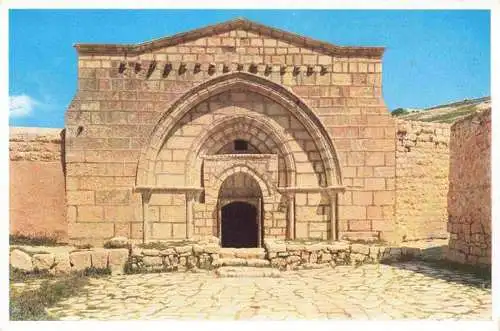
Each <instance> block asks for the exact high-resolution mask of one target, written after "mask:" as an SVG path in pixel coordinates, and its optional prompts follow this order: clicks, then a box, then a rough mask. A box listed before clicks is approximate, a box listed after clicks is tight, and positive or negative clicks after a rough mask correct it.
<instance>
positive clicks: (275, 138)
mask: <svg viewBox="0 0 500 331" xmlns="http://www.w3.org/2000/svg"><path fill="white" fill-rule="evenodd" d="M241 126H249V127H251V128H254V129H255V130H256V131H257V132H262V133H264V134H265V135H266V138H270V139H271V140H272V142H273V145H274V146H275V147H276V148H277V149H278V150H279V153H280V154H281V156H282V157H283V159H284V162H285V171H286V172H287V178H286V183H287V184H288V185H292V186H293V185H294V184H295V171H296V169H295V160H294V157H293V152H292V150H291V148H290V146H289V145H288V142H287V138H286V137H285V135H284V133H283V132H282V131H283V130H282V128H281V127H280V126H279V125H276V123H273V122H272V121H270V120H268V119H267V118H265V117H264V116H256V115H254V116H249V115H238V116H234V117H230V118H221V119H219V120H217V121H214V122H212V123H211V124H210V125H209V126H208V127H207V129H206V130H205V133H204V134H202V135H200V136H198V137H197V138H196V139H195V140H194V141H193V143H192V145H191V148H190V152H189V154H188V157H187V164H188V167H187V169H188V172H187V183H188V185H197V181H199V178H200V176H199V175H200V173H201V166H202V158H201V156H203V155H206V154H207V152H208V151H210V149H212V150H213V151H215V150H218V149H219V148H220V147H222V146H223V144H224V143H223V142H221V141H219V140H218V139H215V138H213V133H214V132H220V128H225V127H227V128H229V130H230V132H229V134H230V136H229V137H232V138H243V139H248V140H249V142H250V143H253V142H254V141H253V139H254V138H255V135H254V136H252V135H250V134H247V133H241V132H243V131H244V130H238V129H239V128H241ZM266 147H267V146H266ZM274 152H275V151H273V150H271V149H269V148H267V149H263V150H261V153H270V154H271V153H274Z"/></svg>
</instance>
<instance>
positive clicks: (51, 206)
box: [9, 128, 68, 241]
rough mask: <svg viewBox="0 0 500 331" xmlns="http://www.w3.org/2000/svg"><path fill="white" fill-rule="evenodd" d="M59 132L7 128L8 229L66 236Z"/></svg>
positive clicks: (31, 234) (62, 138)
mask: <svg viewBox="0 0 500 331" xmlns="http://www.w3.org/2000/svg"><path fill="white" fill-rule="evenodd" d="M62 135H63V132H62V130H61V129H44V128H11V129H10V137H9V159H10V162H9V173H10V195H9V198H10V208H9V217H10V233H12V234H23V235H30V236H33V235H37V236H40V235H42V236H50V237H57V238H58V239H59V240H63V241H64V240H67V236H68V225H67V221H66V203H65V198H66V196H65V184H64V170H63V168H64V166H63V162H64V160H63V159H62V150H63V149H64V145H63V141H64V137H63V136H62Z"/></svg>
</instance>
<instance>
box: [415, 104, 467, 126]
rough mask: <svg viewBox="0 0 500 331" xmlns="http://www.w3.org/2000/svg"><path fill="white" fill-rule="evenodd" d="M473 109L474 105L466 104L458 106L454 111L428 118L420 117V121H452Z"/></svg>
mask: <svg viewBox="0 0 500 331" xmlns="http://www.w3.org/2000/svg"><path fill="white" fill-rule="evenodd" d="M474 111H475V107H474V106H467V107H463V108H460V109H458V110H456V111H453V112H449V113H446V114H441V115H436V116H433V117H429V118H423V119H421V121H422V122H438V123H453V122H455V121H456V120H457V119H458V118H460V117H464V116H467V115H469V114H472V113H473V112H474Z"/></svg>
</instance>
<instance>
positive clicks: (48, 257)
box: [32, 254, 54, 271]
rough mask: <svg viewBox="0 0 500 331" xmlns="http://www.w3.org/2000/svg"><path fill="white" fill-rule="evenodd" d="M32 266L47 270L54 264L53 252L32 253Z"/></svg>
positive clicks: (36, 268) (39, 269)
mask: <svg viewBox="0 0 500 331" xmlns="http://www.w3.org/2000/svg"><path fill="white" fill-rule="evenodd" d="M32 261H33V268H34V269H35V270H38V271H48V270H49V269H50V268H51V267H52V265H53V264H54V254H34V255H33V258H32Z"/></svg>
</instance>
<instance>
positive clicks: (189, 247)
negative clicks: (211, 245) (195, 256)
mask: <svg viewBox="0 0 500 331" xmlns="http://www.w3.org/2000/svg"><path fill="white" fill-rule="evenodd" d="M192 250H193V246H192V245H185V246H177V247H175V251H176V252H177V253H178V254H183V253H190V252H191V251H192Z"/></svg>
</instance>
